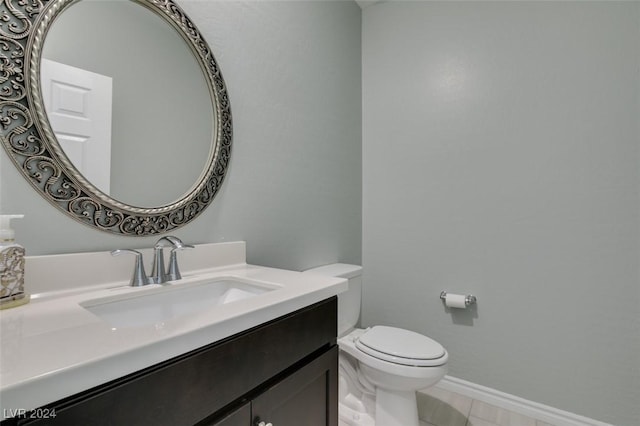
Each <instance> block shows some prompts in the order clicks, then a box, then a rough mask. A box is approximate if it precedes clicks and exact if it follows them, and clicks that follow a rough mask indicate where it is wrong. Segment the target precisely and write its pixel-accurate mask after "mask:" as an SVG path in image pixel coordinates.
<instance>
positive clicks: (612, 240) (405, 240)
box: [362, 2, 640, 426]
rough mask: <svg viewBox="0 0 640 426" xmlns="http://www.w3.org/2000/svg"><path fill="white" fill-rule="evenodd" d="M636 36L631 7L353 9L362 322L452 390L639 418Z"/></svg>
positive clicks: (639, 93) (639, 45)
mask: <svg viewBox="0 0 640 426" xmlns="http://www.w3.org/2000/svg"><path fill="white" fill-rule="evenodd" d="M639 23H640V3H638V2H495V3H493V2H389V3H382V4H377V5H374V6H370V7H368V8H366V9H365V10H364V11H363V39H362V43H363V63H362V68H363V263H364V282H365V284H364V286H365V287H364V301H363V304H364V305H363V322H364V325H372V324H376V323H384V324H391V325H397V326H401V327H406V328H409V329H412V330H416V331H418V332H422V333H425V334H427V335H429V336H431V337H433V338H435V339H436V340H438V341H440V342H441V343H442V344H443V345H444V346H445V347H446V348H447V349H448V350H449V351H450V354H451V359H450V374H451V375H452V376H455V377H459V378H462V379H465V380H468V381H471V382H475V383H478V384H481V385H485V386H488V387H491V388H495V389H498V390H501V391H504V392H507V393H511V394H515V395H518V396H521V397H523V398H526V399H530V400H533V401H538V402H541V403H543V404H547V405H550V406H554V407H557V408H560V409H563V410H567V411H570V412H574V413H578V414H581V415H584V416H587V417H591V418H595V419H599V420H603V421H606V422H611V423H613V424H616V425H628V426H631V425H636V426H637V425H638V424H639V422H640V420H639V419H640V405H639V404H638V401H640V356H639V355H638V354H640V308H639V306H640V288H639V283H640V268H639V259H640V128H639V125H638V122H639V121H640V99H639V98H640V75H639V73H640V25H639ZM441 290H448V291H451V292H459V293H473V294H475V295H476V296H477V297H478V305H477V309H475V310H470V311H464V312H453V311H452V312H449V311H448V310H445V308H444V307H443V305H442V304H441V302H440V300H439V298H438V296H439V294H440V291H441Z"/></svg>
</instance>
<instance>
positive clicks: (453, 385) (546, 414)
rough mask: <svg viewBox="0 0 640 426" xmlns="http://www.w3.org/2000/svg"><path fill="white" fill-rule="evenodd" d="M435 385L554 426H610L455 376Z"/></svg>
mask: <svg viewBox="0 0 640 426" xmlns="http://www.w3.org/2000/svg"><path fill="white" fill-rule="evenodd" d="M436 387H438V388H440V389H444V390H447V391H449V392H455V393H459V394H461V395H464V396H467V397H469V398H472V399H477V400H478V401H482V402H486V403H487V404H491V405H494V406H496V407H500V408H503V409H505V410H509V411H513V412H514V413H518V414H522V415H525V416H529V417H532V418H534V419H538V420H542V421H543V422H547V423H550V424H553V425H556V426H612V425H611V424H609V423H604V422H601V421H598V420H594V419H590V418H588V417H583V416H580V415H578V414H574V413H570V412H568V411H563V410H559V409H557V408H553V407H550V406H548V405H544V404H540V403H537V402H534V401H529V400H527V399H524V398H520V397H518V396H515V395H510V394H508V393H504V392H500V391H498V390H495V389H491V388H488V387H485V386H481V385H478V384H475V383H471V382H467V381H466V380H462V379H458V378H456V377H451V376H445V378H444V379H442V380H441V381H440V382H439V383H438V384H437V385H436Z"/></svg>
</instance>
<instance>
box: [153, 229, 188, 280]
mask: <svg viewBox="0 0 640 426" xmlns="http://www.w3.org/2000/svg"><path fill="white" fill-rule="evenodd" d="M165 247H172V249H171V257H170V258H169V272H166V270H165V267H164V252H163V249H164V248H165ZM191 248H193V246H192V245H189V244H184V243H183V242H182V241H181V240H180V238H178V237H174V236H171V235H169V236H166V237H162V238H160V239H159V240H158V242H156V244H155V246H154V247H153V268H152V272H151V277H150V279H151V280H152V281H153V282H154V283H155V284H163V283H166V282H167V281H175V280H179V279H181V278H182V276H181V275H180V268H178V255H177V252H178V251H180V250H185V249H191Z"/></svg>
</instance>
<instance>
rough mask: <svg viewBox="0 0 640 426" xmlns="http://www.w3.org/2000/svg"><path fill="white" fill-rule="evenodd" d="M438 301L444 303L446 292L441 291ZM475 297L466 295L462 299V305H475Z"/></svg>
mask: <svg viewBox="0 0 640 426" xmlns="http://www.w3.org/2000/svg"><path fill="white" fill-rule="evenodd" d="M440 299H441V300H442V301H443V302H444V301H445V300H446V299H447V292H446V291H444V290H443V291H442V292H441V293H440ZM476 301H477V299H476V297H475V296H473V295H471V294H467V295H466V296H465V298H464V304H465V306H470V305H475V304H476Z"/></svg>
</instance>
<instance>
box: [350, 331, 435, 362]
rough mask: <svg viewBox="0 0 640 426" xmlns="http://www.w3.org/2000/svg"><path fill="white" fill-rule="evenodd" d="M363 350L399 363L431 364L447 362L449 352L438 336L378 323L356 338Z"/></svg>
mask: <svg viewBox="0 0 640 426" xmlns="http://www.w3.org/2000/svg"><path fill="white" fill-rule="evenodd" d="M355 343H356V347H357V348H358V349H359V350H361V351H362V352H364V353H366V354H368V355H371V356H373V357H376V358H379V359H382V360H385V361H389V362H393V363H395V364H402V365H411V366H420V367H429V366H436V365H441V364H443V362H442V360H441V358H442V357H443V356H444V355H445V354H446V351H445V350H444V348H443V347H442V345H441V344H440V343H438V342H436V341H435V340H432V339H430V338H428V337H427V336H423V335H422V334H418V333H414V332H413V331H409V330H404V329H402V328H395V327H387V326H382V325H378V326H375V327H373V328H371V329H370V330H368V331H367V332H365V333H364V334H362V335H361V336H360V337H359V338H358V340H357V341H356V342H355Z"/></svg>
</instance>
